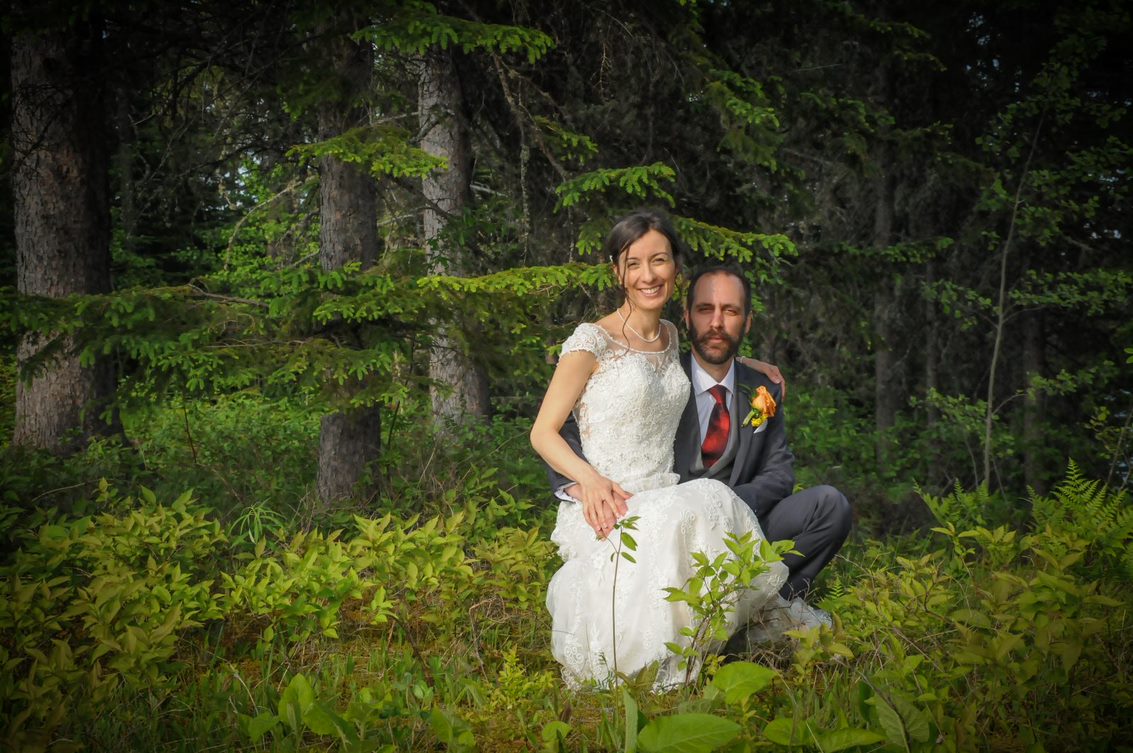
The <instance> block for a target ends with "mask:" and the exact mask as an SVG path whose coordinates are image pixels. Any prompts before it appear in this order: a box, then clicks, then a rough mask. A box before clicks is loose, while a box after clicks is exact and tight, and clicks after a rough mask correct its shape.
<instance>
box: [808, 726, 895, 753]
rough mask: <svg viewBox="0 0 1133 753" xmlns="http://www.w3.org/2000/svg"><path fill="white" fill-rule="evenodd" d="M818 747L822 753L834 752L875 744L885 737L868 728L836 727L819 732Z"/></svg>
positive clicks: (882, 740)
mask: <svg viewBox="0 0 1133 753" xmlns="http://www.w3.org/2000/svg"><path fill="white" fill-rule="evenodd" d="M816 737H817V738H818V748H819V750H821V751H822V752H823V753H835V752H836V751H839V750H849V749H850V748H858V747H861V746H862V745H877V744H878V743H883V742H885V737H884V736H882V735H879V734H877V733H876V732H871V731H870V730H868V729H852V728H849V727H847V728H844V729H836V730H834V731H833V732H819V733H818V734H817V735H816Z"/></svg>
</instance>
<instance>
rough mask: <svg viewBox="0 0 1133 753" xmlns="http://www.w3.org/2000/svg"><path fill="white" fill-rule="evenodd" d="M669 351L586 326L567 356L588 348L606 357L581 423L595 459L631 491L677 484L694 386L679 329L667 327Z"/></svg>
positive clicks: (578, 408)
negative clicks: (680, 434) (680, 433)
mask: <svg viewBox="0 0 1133 753" xmlns="http://www.w3.org/2000/svg"><path fill="white" fill-rule="evenodd" d="M661 325H662V326H663V327H664V328H665V330H666V334H667V335H668V340H669V345H668V347H667V348H665V350H663V351H660V352H656V353H654V352H647V351H640V350H634V349H632V348H630V347H628V346H627V345H625V344H623V343H621V342H618V341H617V340H615V339H614V338H613V337H612V336H611V335H610V334H609V333H608V332H607V331H606V330H605V329H603V328H602V327H600V326H598V325H597V324H589V323H587V324H580V325H579V326H578V328H577V329H575V331H574V333H573V334H572V335H571V336H570V337H568V338H567V340H566V342H565V343H563V349H562V353H563V355H566V354H567V353H571V352H574V351H579V350H584V351H587V352H589V353H593V354H594V356H595V357H596V358H597V359H598V368H597V370H595V372H594V373H593V374H592V375H591V376H590V379H589V381H587V383H586V387H585V388H584V389H583V391H582V395H581V396H580V397H579V398H578V403H577V404H576V405H575V406H574V417H575V419H576V420H577V421H578V429H579V434H580V436H581V438H582V450H583V453H584V454H585V455H586V458H587V460H589V461H590V463H591V464H592V465H593V466H594V467H595V468H596V469H597V470H598V472H599V473H601V474H602V475H603V476H606V477H607V478H609V479H612V480H614V481H616V482H617V483H619V484H621V486H622V487H623V488H625V489H626V491H630V492H640V491H645V490H646V489H653V488H657V487H660V486H669V485H671V484H675V483H677V480H678V476H677V474H675V473H673V439H674V437H676V434H677V425H678V424H679V423H680V420H681V413H682V412H683V411H684V408H685V404H686V403H687V402H688V395H689V381H688V377H687V376H685V373H684V370H683V369H681V366H680V362H679V360H678V358H677V328H676V327H675V326H673V324H672V323H671V322H668V321H662V323H661Z"/></svg>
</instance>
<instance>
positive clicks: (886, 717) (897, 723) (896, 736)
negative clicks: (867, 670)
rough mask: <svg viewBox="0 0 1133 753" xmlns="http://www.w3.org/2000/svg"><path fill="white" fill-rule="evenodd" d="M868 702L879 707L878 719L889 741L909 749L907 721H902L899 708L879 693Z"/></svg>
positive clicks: (876, 707)
mask: <svg viewBox="0 0 1133 753" xmlns="http://www.w3.org/2000/svg"><path fill="white" fill-rule="evenodd" d="M868 703H870V704H872V705H873V707H874V708H875V709H877V720H878V721H879V722H880V723H881V728H882V729H883V730H885V737H886V738H887V739H888V740H889V742H891V743H893V744H894V745H899V746H901V748H902V749H904V750H908V749H909V739H908V737H907V736H906V735H905V723H904V722H902V721H901V716H900V714H898V713H897V710H896V709H894V708H893V707H892V706H890V705H889V704H888V703H886V702H885V699H883V698H882V697H881V696H878V695H875V696H874V697H872V698H870V699H869V701H868Z"/></svg>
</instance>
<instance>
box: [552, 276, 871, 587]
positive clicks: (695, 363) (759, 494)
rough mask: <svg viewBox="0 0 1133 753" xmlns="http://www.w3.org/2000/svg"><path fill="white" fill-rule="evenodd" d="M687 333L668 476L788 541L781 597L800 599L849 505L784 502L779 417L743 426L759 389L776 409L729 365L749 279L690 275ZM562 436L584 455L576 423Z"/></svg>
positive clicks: (832, 550) (621, 509) (562, 485)
mask: <svg viewBox="0 0 1133 753" xmlns="http://www.w3.org/2000/svg"><path fill="white" fill-rule="evenodd" d="M685 324H686V325H687V326H688V336H689V340H690V341H691V343H692V354H691V357H690V355H687V354H686V355H683V356H681V365H682V366H684V369H685V372H686V373H687V374H688V375H689V380H690V381H691V382H692V388H691V390H690V393H689V400H688V404H687V405H686V406H685V411H684V414H683V415H682V416H681V422H680V426H679V427H678V429H677V437H676V442H675V444H674V448H673V450H674V460H675V468H674V470H675V471H676V472H677V473H678V474H680V480H681V481H689V480H691V479H695V478H714V479H718V480H720V481H722V482H724V483H726V484H727V485H728V486H730V487H731V488H732V490H733V491H735V493H736V495H737V496H738V497H740V498H741V499H742V500H743V501H744V502H746V503H747V505H748V507H750V508H751V509H752V511H753V512H754V513H755V515H756V517H757V518H758V519H759V523H760V526H761V527H762V528H763V533H764V535H765V536H766V537H767V538H768V539H769V540H771V541H779V540H782V539H792V540H793V541H794V542H795V549H796V550H798V552H800V554H788V555H786V556H785V557H784V558H783V562H784V563H785V564H786V565H787V568H788V569H789V570H790V576H789V577H788V579H787V583H786V584H785V585H784V586H783V588H782V590H781V591H780V593H781V595H782V596H783V597H784V598H786V599H792V598H795V597H806V595H807V593H808V592H809V591H810V588H811V584H813V582H814V579H815V577H817V575H818V573H819V571H820V570H822V568H823V567H825V566H826V563H828V562H829V561H830V560H831V559H833V557H834V555H835V554H837V553H838V550H839V549H840V548H841V547H842V542H844V541H845V540H846V536H847V535H848V534H849V532H850V523H851V514H850V504H849V502H847V501H846V498H845V496H843V495H842V493H841V492H839V491H838V490H837V489H835V488H833V487H831V486H816V487H813V488H811V489H805V490H803V491H801V492H798V493H797V494H792V493H791V492H792V490H793V489H794V484H795V472H794V468H793V464H794V456H793V455H792V454H791V451H790V449H789V448H788V447H787V432H786V428H785V425H784V419H783V411H782V409H781V408H780V410H778V411H777V412H776V413H775V415H774V416H773V417H772V418H770V419H769V420H767V421H766V422H765V423H763V424H762V425H761V426H759V427H758V428H754V429H753V428H752V427H751V425H750V424H745V425H742V426H741V422H742V421H743V420H744V418H745V417H746V416H747V414H748V410H749V407H750V401H751V397H752V395H754V394H755V393H756V390H757V388H759V387H761V386H762V387H766V388H767V390H768V391H769V392H770V393H771V395H772V396H773V397H774V399H775V401H776V402H777V403H779V404H780V405H781V403H782V397H781V392H780V389H779V386H778V385H776V384H774V383H772V382H771V381H770V380H769V379H768V378H767V377H765V376H764V375H763V374H760V373H759V372H757V371H755V370H753V369H750V368H748V367H747V366H745V365H744V364H743V363H741V362H739V361H737V360H736V353H737V352H738V351H739V347H740V341H741V339H742V338H743V337H744V336H745V335H747V333H748V331H749V330H750V329H751V324H752V314H751V284H750V283H749V282H748V280H747V278H746V277H744V276H743V275H742V274H741V273H740V272H739V270H737V269H735V268H734V267H725V266H717V267H710V268H708V269H704V270H701V271H700V272H697V273H696V274H695V275H694V276H693V278H692V280H691V281H690V283H689V293H688V300H687V308H686V309H685ZM717 385H720V386H722V389H721V387H718V386H717ZM562 435H563V438H564V439H565V440H566V441H567V443H568V444H570V446H571V447H572V448H573V449H574V451H575V452H576V453H578V455H579V456H582V443H581V441H580V440H579V436H578V425H577V424H576V423H575V422H574V420H573V419H570V420H568V421H567V423H566V424H565V425H564V426H563V429H562ZM550 474H551V480H552V484H553V485H554V488H555V490H556V494H557V495H558V496H560V497H564V495H565V497H569V498H573V495H572V494H571V492H573V491H574V485H573V482H571V480H570V479H567V478H564V477H562V476H560V475H558V474H557V473H555V472H554V471H551V472H550ZM615 502H616V504H617V506H618V515H619V516H620V515H624V514H625V512H626V507H625V501H624V499H621V498H618V499H616V500H615Z"/></svg>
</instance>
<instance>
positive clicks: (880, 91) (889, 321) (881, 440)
mask: <svg viewBox="0 0 1133 753" xmlns="http://www.w3.org/2000/svg"><path fill="white" fill-rule="evenodd" d="M890 84H891V79H890V72H889V66H888V64H887V63H884V62H883V63H882V64H881V65H880V66H878V68H877V71H876V79H875V81H874V89H873V92H872V94H873V96H874V97H875V98H877V99H878V100H879V101H880V102H882V103H886V104H887V103H889V102H890V101H892V96H891V95H892V92H891V91H890V89H891V86H890ZM886 135H887V134H886V133H884V132H882V133H881V134H880V136H881V139H882V140H881V141H880V143H879V145H878V148H877V152H876V154H875V164H874V170H875V175H874V178H873V195H874V201H875V204H874V214H873V238H872V246H873V248H875V249H877V250H878V251H879V252H880V251H882V250H884V249H886V248H888V247H889V246H890V245H892V243H893V240H894V237H893V224H894V213H895V211H896V208H895V202H896V196H895V194H896V179H895V177H894V175H893V170H894V161H895V155H894V152H893V149H892V148H890V147H889V145H888V144H887V143H886V142H885V140H884V139H885V138H886ZM881 263H884V262H881ZM889 282H890V285H889V286H885V285H880V286H878V288H877V291H876V293H875V297H874V301H873V316H872V319H873V322H872V324H873V377H874V400H873V407H874V410H873V415H874V426H875V428H876V429H877V448H876V451H877V461H878V463H883V462H884V461H885V458H886V455H887V443H888V441H889V440H888V437H887V436H886V435H887V432H888V430H889V429H891V428H893V425H894V423H896V420H897V406H898V405H899V402H900V399H901V395H900V393H899V390H898V389H897V385H896V383H895V380H894V372H895V370H896V366H897V359H896V356H895V355H894V352H893V341H894V339H895V337H896V334H897V327H895V326H894V323H893V319H894V317H895V316H896V307H897V291H896V286H897V278H896V276H895V275H890V276H889Z"/></svg>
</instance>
